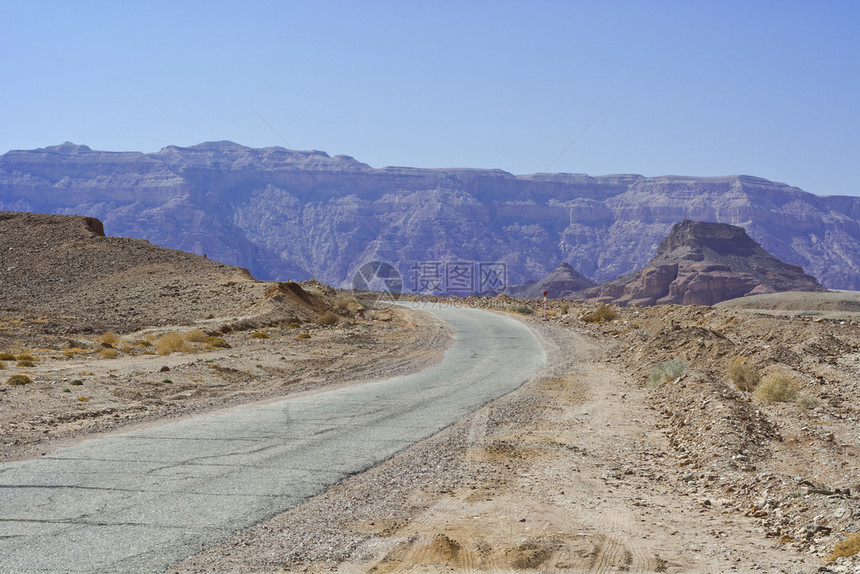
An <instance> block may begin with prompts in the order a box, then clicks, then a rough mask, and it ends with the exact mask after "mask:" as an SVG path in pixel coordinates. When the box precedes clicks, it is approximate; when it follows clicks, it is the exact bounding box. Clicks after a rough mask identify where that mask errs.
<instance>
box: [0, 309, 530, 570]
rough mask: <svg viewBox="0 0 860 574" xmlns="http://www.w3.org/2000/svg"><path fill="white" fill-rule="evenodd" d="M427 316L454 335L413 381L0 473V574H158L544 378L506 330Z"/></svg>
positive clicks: (152, 433)
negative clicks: (534, 378)
mask: <svg viewBox="0 0 860 574" xmlns="http://www.w3.org/2000/svg"><path fill="white" fill-rule="evenodd" d="M428 310H430V311H431V312H433V313H434V314H435V315H436V316H438V317H439V318H441V319H443V320H445V321H447V322H449V323H450V324H451V325H453V326H454V327H455V328H456V330H457V335H456V338H455V342H454V344H453V346H452V347H451V348H450V349H449V350H448V352H447V353H446V354H445V357H444V359H443V360H442V362H440V363H438V364H436V365H434V366H433V367H430V368H428V369H426V370H424V371H421V372H419V373H417V374H414V375H409V376H401V377H395V378H392V379H388V380H385V381H381V382H375V383H367V384H363V385H357V386H353V387H348V388H343V389H338V390H333V391H328V392H322V393H317V394H314V395H309V396H305V397H301V398H295V399H290V400H284V401H279V402H276V403H271V404H268V405H265V406H260V407H254V408H250V407H248V408H238V409H234V410H231V411H229V412H223V413H219V414H211V415H205V416H200V417H196V418H193V419H188V420H184V421H181V422H176V423H170V424H165V425H162V426H158V427H155V428H151V429H148V430H144V431H139V432H130V433H126V434H121V435H113V436H108V437H104V438H98V439H93V440H89V441H87V442H84V443H82V444H80V445H77V446H74V447H70V448H64V449H61V450H57V451H56V452H54V453H52V454H51V455H49V456H44V457H41V458H38V459H33V460H29V461H22V462H14V463H5V464H0V572H15V573H27V572H111V573H114V572H127V573H133V572H163V571H164V570H165V569H167V568H168V567H169V566H170V565H171V564H174V563H176V562H178V561H180V560H182V559H184V558H187V557H188V556H191V555H193V554H195V553H197V552H199V551H200V550H201V549H203V548H205V547H207V546H210V545H212V544H214V543H216V542H219V541H220V540H223V539H224V538H226V537H227V536H228V535H229V534H230V533H231V532H232V531H234V530H236V529H240V528H245V527H248V526H250V525H252V524H256V523H258V522H260V521H262V520H265V519H267V518H269V517H271V516H274V515H275V514H278V513H281V512H283V511H285V510H288V509H289V508H292V507H294V506H297V505H298V504H301V503H302V502H303V501H305V500H307V499H308V498H309V497H311V496H314V495H316V494H319V493H320V492H322V491H324V490H325V489H326V488H327V487H329V486H330V485H332V484H334V483H337V482H339V481H341V480H343V479H344V478H345V477H347V476H348V475H350V474H354V473H357V472H360V471H362V470H365V469H368V468H370V467H372V466H374V465H376V464H378V463H380V462H382V461H384V460H386V459H388V458H390V457H392V456H393V455H394V454H396V453H398V452H400V451H402V450H404V449H406V448H408V447H409V446H410V445H412V444H414V443H416V442H418V441H420V440H422V439H424V438H427V437H429V436H431V435H433V434H435V433H436V432H438V431H439V430H441V429H442V428H444V427H446V426H448V425H450V424H452V423H454V422H456V421H458V420H460V419H461V418H463V417H464V416H465V415H467V414H469V413H471V412H473V411H475V410H476V409H478V408H479V407H481V406H482V405H484V404H486V403H487V402H489V401H491V400H493V399H496V398H498V397H500V396H502V395H504V394H506V393H508V392H510V391H512V390H514V389H516V388H517V387H519V386H520V385H521V384H522V383H524V382H525V381H526V380H528V378H529V377H530V376H531V374H532V373H533V372H534V371H535V370H537V368H539V367H540V365H542V364H543V361H544V358H545V357H544V352H543V349H542V348H541V345H540V343H539V342H538V341H537V339H536V338H535V336H534V335H533V334H532V333H531V331H530V330H529V329H528V328H527V327H525V326H523V325H522V324H521V323H519V322H517V321H514V320H513V319H509V318H507V317H502V316H499V315H495V314H492V313H487V312H482V311H476V310H471V309H452V308H443V309H440V308H439V307H438V306H437V307H435V308H433V309H429V308H428Z"/></svg>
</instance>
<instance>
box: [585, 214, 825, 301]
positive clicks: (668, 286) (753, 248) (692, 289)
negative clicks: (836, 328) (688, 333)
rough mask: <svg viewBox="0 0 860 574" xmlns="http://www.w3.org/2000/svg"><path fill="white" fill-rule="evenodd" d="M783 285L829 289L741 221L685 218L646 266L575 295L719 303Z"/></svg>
mask: <svg viewBox="0 0 860 574" xmlns="http://www.w3.org/2000/svg"><path fill="white" fill-rule="evenodd" d="M780 291H819V292H820V291H826V289H825V288H824V287H822V286H821V285H820V284H819V283H818V281H816V279H815V278H814V277H812V276H810V275H807V274H806V273H804V272H803V269H802V268H800V267H799V266H797V265H790V264H788V263H785V262H783V261H780V260H779V259H777V258H775V257H773V256H772V255H771V254H770V253H768V252H767V251H765V250H764V249H762V247H761V246H760V245H759V244H758V243H756V242H755V241H753V240H752V239H750V237H749V236H748V235H747V233H746V231H744V229H743V228H741V227H736V226H734V225H727V224H724V223H704V222H699V221H682V222H680V223H678V224H677V225H675V226H674V227H673V228H672V230H671V231H670V232H669V234H668V235H667V236H666V238H665V239H664V240H663V241H662V242H661V243H660V245H659V246H658V247H657V255H656V257H654V259H652V260H651V261H650V262H649V263H648V265H646V266H645V268H644V269H641V270H639V271H637V272H635V273H632V274H630V275H626V276H623V277H620V278H619V279H616V280H615V281H609V282H607V283H603V284H601V285H599V286H597V287H594V288H592V289H587V290H584V291H581V292H579V293H576V294H574V295H573V296H574V297H575V298H577V299H585V300H590V301H604V302H612V303H616V304H620V305H631V304H635V305H660V304H668V303H677V304H683V305H713V304H714V303H718V302H720V301H726V300H728V299H735V298H737V297H743V296H745V295H758V294H762V293H775V292H780Z"/></svg>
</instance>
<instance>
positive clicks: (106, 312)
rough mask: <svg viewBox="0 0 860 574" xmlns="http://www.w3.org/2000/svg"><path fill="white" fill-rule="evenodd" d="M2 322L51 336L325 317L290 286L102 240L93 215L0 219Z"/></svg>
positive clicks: (123, 241) (144, 245) (130, 242)
mask: <svg viewBox="0 0 860 574" xmlns="http://www.w3.org/2000/svg"><path fill="white" fill-rule="evenodd" d="M0 245H2V246H3V247H2V249H0V285H2V289H0V314H2V316H4V317H6V318H7V319H8V318H12V317H17V318H20V317H23V318H29V319H38V318H40V317H42V320H43V321H45V330H46V332H47V331H52V332H57V331H60V332H67V333H74V332H88V331H91V330H95V329H107V328H111V329H115V330H119V331H130V330H134V329H137V328H140V327H144V326H157V325H164V324H172V325H181V324H191V323H194V322H197V321H201V320H204V319H207V318H208V319H212V320H220V321H221V322H222V324H224V325H229V324H230V323H231V322H233V323H235V322H236V321H248V320H249V317H253V318H256V320H258V321H274V320H277V319H278V318H279V317H280V318H281V319H283V320H286V319H287V318H293V317H294V318H297V319H302V320H312V319H314V318H316V316H317V315H318V314H319V313H320V312H322V311H324V310H325V309H326V307H325V305H324V304H323V303H322V302H321V301H319V300H317V299H316V298H314V297H311V296H309V295H308V294H307V293H306V292H305V291H304V290H303V289H302V288H301V287H300V286H299V285H297V284H295V283H280V284H279V283H265V282H261V281H257V280H255V279H254V278H253V277H251V275H250V274H249V273H248V271H247V270H245V269H241V268H238V267H231V266H228V265H223V264H221V263H216V262H214V261H211V260H209V259H206V258H205V257H201V256H197V255H192V254H190V253H185V252H182V251H176V250H173V249H167V248H164V247H158V246H155V245H152V244H151V243H149V242H148V241H145V240H143V239H127V238H119V237H106V236H105V234H104V228H103V226H102V223H101V222H100V221H99V220H98V219H95V218H91V217H78V216H70V215H46V214H33V213H16V212H3V211H0Z"/></svg>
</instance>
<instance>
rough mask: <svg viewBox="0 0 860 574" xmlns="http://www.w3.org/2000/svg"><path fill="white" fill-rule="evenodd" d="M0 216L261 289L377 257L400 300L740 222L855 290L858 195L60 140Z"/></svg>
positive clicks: (626, 263) (607, 271) (588, 265)
mask: <svg viewBox="0 0 860 574" xmlns="http://www.w3.org/2000/svg"><path fill="white" fill-rule="evenodd" d="M0 210H8V211H33V212H45V213H60V214H77V215H82V216H91V217H97V218H99V219H100V220H101V221H102V222H104V225H105V228H106V232H108V233H109V234H110V235H115V236H116V235H119V236H127V237H137V238H143V239H147V240H149V241H151V242H152V243H155V244H157V245H162V246H165V247H171V248H174V249H181V250H184V251H189V252H192V253H196V254H199V255H203V254H206V255H207V257H209V258H211V259H214V260H216V261H219V262H222V263H227V264H230V265H238V266H241V267H245V268H247V269H248V270H249V271H250V272H251V273H252V274H253V275H254V276H255V277H257V278H260V279H277V280H288V279H295V280H301V279H305V278H308V277H310V276H312V275H315V276H316V278H317V279H319V280H321V281H325V282H327V283H330V284H333V285H336V286H344V287H346V286H350V284H351V282H352V279H353V277H354V276H355V274H356V272H357V271H358V270H359V268H360V267H361V266H362V265H363V264H364V263H367V262H369V261H373V260H379V261H385V262H388V263H390V264H391V265H393V266H394V267H395V268H396V269H397V270H398V271H399V272H400V274H401V275H402V278H403V285H404V287H405V288H406V289H418V288H426V289H427V290H434V289H435V290H446V287H450V286H447V285H446V283H447V282H448V280H449V279H451V277H450V276H448V275H446V271H447V270H449V269H451V268H457V265H460V267H459V269H460V271H461V272H462V271H463V270H464V269H468V268H469V267H470V266H471V269H472V271H471V273H474V277H472V279H474V280H479V278H480V269H482V268H483V267H482V265H488V266H489V265H495V266H496V271H499V268H500V267H499V266H501V270H502V271H500V272H499V273H500V276H501V277H502V278H503V280H504V282H505V283H506V284H508V285H516V284H524V283H529V282H533V281H535V280H537V279H539V278H541V277H544V276H546V275H547V274H548V273H550V272H551V271H552V270H553V269H555V268H556V267H558V266H559V264H560V263H562V262H564V263H568V264H570V265H571V266H572V267H573V268H574V269H575V270H576V271H578V272H579V273H581V274H582V275H584V276H586V277H588V278H589V279H591V280H593V281H595V282H603V281H609V280H614V279H616V278H618V277H619V276H622V275H625V274H628V273H631V272H633V271H635V270H636V269H639V268H641V267H643V266H644V265H645V264H647V263H648V261H650V260H651V259H652V258H653V257H654V256H655V254H656V253H657V247H658V245H659V244H660V242H661V241H662V240H663V238H664V237H665V236H666V235H667V234H668V233H669V231H670V230H671V228H672V226H673V225H674V224H676V223H677V222H679V221H681V220H685V219H689V220H699V221H709V222H721V223H729V224H733V225H738V226H741V227H743V228H744V229H745V230H746V232H747V234H748V235H749V236H750V237H751V238H752V239H754V240H755V241H757V242H758V243H759V244H760V245H761V246H762V247H763V248H764V249H765V250H766V251H767V252H769V253H770V254H772V255H774V256H775V257H777V258H779V259H781V260H783V261H785V262H788V263H791V264H794V265H799V266H801V267H802V268H803V269H804V270H805V271H806V272H807V273H809V274H811V275H814V276H815V277H817V278H818V279H819V280H820V282H821V283H822V284H823V285H824V286H826V287H829V288H835V289H853V290H860V198H857V197H845V196H829V197H828V196H818V195H813V194H811V193H807V192H805V191H803V190H801V189H798V188H796V187H792V186H790V185H787V184H784V183H776V182H772V181H768V180H765V179H761V178H757V177H752V176H747V175H739V176H725V177H687V176H663V177H644V176H641V175H633V174H625V175H606V176H589V175H583V174H532V175H512V174H510V173H507V172H505V171H501V170H479V169H417V168H409V167H385V168H381V169H375V168H372V167H370V166H368V165H367V164H364V163H361V162H359V161H357V160H355V159H353V158H351V157H349V156H342V155H339V156H334V157H331V156H329V155H328V154H326V153H324V152H320V151H294V150H287V149H284V148H280V147H269V148H262V149H255V148H249V147H245V146H241V145H239V144H236V143H232V142H227V141H221V142H207V143H202V144H199V145H195V146H191V147H177V146H168V147H165V148H163V149H162V150H160V151H158V152H155V153H142V152H107V151H96V150H92V149H90V148H89V147H87V146H82V145H75V144H71V143H68V142H67V143H64V144H62V145H57V146H51V147H46V148H40V149H35V150H20V151H10V152H8V153H6V154H4V155H2V156H0ZM428 273H431V274H433V275H432V276H431V277H430V279H433V281H427V279H428V277H427V274H428ZM475 277H477V278H478V279H475ZM463 278H464V276H463V275H462V274H461V275H460V276H458V279H459V280H462V279H463ZM459 285H460V286H461V287H462V286H463V283H462V281H461V282H460V284H459ZM447 290H449V291H450V288H448V289H447Z"/></svg>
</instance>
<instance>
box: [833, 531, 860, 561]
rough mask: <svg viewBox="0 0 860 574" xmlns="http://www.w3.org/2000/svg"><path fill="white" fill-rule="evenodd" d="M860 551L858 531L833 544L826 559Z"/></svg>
mask: <svg viewBox="0 0 860 574" xmlns="http://www.w3.org/2000/svg"><path fill="white" fill-rule="evenodd" d="M858 553H860V532H854V533H853V534H849V535H847V536H846V537H845V539H844V540H840V541H839V542H837V543H836V544H834V545H833V550H831V551H830V556H828V557H827V559H828V560H830V561H833V560H836V559H837V558H848V557H849V556H854V555H855V554H858Z"/></svg>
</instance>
